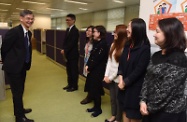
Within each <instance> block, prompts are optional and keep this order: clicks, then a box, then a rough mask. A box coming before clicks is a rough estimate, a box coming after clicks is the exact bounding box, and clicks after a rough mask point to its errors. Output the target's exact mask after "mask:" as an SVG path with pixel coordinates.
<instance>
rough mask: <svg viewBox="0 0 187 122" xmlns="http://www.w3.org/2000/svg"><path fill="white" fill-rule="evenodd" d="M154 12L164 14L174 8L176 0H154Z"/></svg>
mask: <svg viewBox="0 0 187 122" xmlns="http://www.w3.org/2000/svg"><path fill="white" fill-rule="evenodd" d="M153 2H154V12H155V14H166V13H170V12H172V11H173V10H174V9H175V8H176V0H154V1H153Z"/></svg>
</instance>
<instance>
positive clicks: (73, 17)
mask: <svg viewBox="0 0 187 122" xmlns="http://www.w3.org/2000/svg"><path fill="white" fill-rule="evenodd" d="M66 17H70V18H71V19H72V20H76V16H75V15H74V14H68V15H67V16H66Z"/></svg>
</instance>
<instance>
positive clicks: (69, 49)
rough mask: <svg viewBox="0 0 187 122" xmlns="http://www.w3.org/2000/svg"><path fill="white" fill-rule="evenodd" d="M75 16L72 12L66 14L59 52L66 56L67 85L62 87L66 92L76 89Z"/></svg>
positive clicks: (77, 53) (77, 54)
mask: <svg viewBox="0 0 187 122" xmlns="http://www.w3.org/2000/svg"><path fill="white" fill-rule="evenodd" d="M75 21H76V16H75V15H74V14H68V15H67V16H66V23H67V25H68V28H67V30H66V35H65V39H64V43H63V48H62V50H61V53H62V54H63V55H64V56H65V57H66V59H67V60H66V61H67V62H66V72H67V80H68V85H67V86H66V87H64V88H63V89H64V90H67V92H72V91H76V90H78V75H79V72H78V60H79V52H78V40H79V31H78V29H77V28H76V26H75Z"/></svg>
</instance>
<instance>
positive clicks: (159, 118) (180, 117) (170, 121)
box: [142, 111, 186, 122]
mask: <svg viewBox="0 0 187 122" xmlns="http://www.w3.org/2000/svg"><path fill="white" fill-rule="evenodd" d="M142 122H186V111H183V112H180V113H166V112H158V113H154V114H150V115H148V116H144V117H143V120H142Z"/></svg>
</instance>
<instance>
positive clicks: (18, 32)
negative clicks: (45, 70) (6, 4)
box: [1, 10, 34, 122]
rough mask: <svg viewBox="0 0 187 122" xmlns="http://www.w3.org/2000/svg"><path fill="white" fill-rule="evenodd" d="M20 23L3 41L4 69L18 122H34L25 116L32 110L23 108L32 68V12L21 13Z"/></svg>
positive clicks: (24, 11)
mask: <svg viewBox="0 0 187 122" xmlns="http://www.w3.org/2000/svg"><path fill="white" fill-rule="evenodd" d="M20 22H21V24H20V25H18V26H16V27H14V28H12V29H10V30H9V31H8V32H7V33H6V35H5V37H4V39H3V42H2V47H1V57H2V62H3V67H2V69H3V70H4V71H5V76H6V78H7V80H8V81H9V83H10V87H11V91H12V97H13V104H14V115H15V117H16V122H34V120H31V119H28V118H26V116H25V114H26V113H29V112H31V111H32V109H24V107H23V93H24V84H25V79H26V71H27V70H29V69H30V66H31V55H32V47H31V36H32V34H31V32H30V31H29V27H30V26H31V25H32V24H33V22H34V15H33V13H32V11H30V10H23V11H21V12H20Z"/></svg>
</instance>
